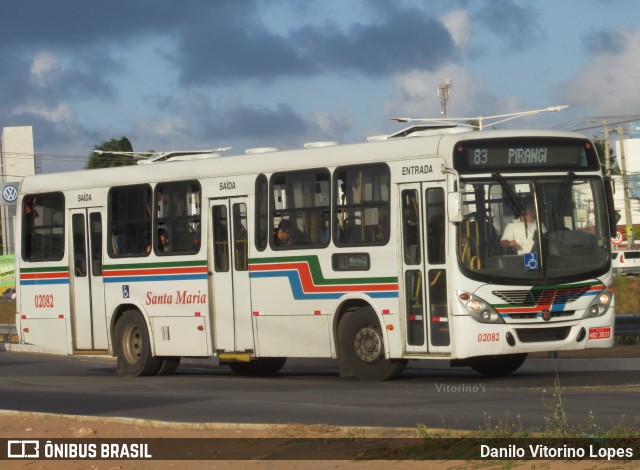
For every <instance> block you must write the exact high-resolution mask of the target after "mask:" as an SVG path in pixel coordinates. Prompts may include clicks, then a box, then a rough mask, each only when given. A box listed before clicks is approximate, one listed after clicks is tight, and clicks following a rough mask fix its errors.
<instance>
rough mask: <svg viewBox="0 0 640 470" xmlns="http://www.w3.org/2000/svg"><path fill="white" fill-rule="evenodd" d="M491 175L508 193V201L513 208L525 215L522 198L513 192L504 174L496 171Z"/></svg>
mask: <svg viewBox="0 0 640 470" xmlns="http://www.w3.org/2000/svg"><path fill="white" fill-rule="evenodd" d="M491 176H492V177H493V178H495V179H496V180H497V181H498V183H500V186H501V187H502V190H503V191H504V192H505V193H506V195H507V202H508V203H509V205H510V206H511V210H512V211H513V212H514V213H516V214H520V215H524V213H525V211H524V204H523V203H522V201H521V200H520V198H518V196H517V195H516V193H515V192H513V189H511V186H509V185H508V184H507V180H505V179H504V176H502V175H501V174H500V173H494V174H492V175H491Z"/></svg>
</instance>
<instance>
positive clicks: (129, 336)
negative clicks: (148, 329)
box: [123, 326, 140, 363]
mask: <svg viewBox="0 0 640 470" xmlns="http://www.w3.org/2000/svg"><path fill="white" fill-rule="evenodd" d="M124 336H125V341H124V351H123V352H124V355H125V357H126V359H127V362H130V363H134V362H136V361H137V360H138V358H139V357H140V332H139V331H138V328H137V327H135V326H132V327H129V329H127V331H126V334H125V335H124Z"/></svg>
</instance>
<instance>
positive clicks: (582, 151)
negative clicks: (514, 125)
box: [453, 138, 600, 173]
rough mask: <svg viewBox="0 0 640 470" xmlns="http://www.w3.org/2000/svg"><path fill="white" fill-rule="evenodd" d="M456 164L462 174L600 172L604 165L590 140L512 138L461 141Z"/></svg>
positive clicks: (455, 154)
mask: <svg viewBox="0 0 640 470" xmlns="http://www.w3.org/2000/svg"><path fill="white" fill-rule="evenodd" d="M453 164H454V168H455V169H456V170H459V171H462V172H472V173H481V172H489V171H506V172H524V171H529V170H538V171H540V170H553V171H558V170H565V169H566V170H597V169H598V168H599V164H600V163H599V161H598V157H597V155H596V153H595V150H594V149H593V146H592V145H591V143H590V142H589V141H587V140H580V139H539V138H535V139H534V138H525V139H515V138H512V139H491V140H474V141H466V142H459V143H458V144H456V146H455V149H454V154H453Z"/></svg>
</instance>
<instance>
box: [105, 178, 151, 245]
mask: <svg viewBox="0 0 640 470" xmlns="http://www.w3.org/2000/svg"><path fill="white" fill-rule="evenodd" d="M108 204H109V208H108V221H107V223H108V226H109V227H111V237H112V240H111V243H110V244H108V245H109V246H108V250H109V255H110V256H115V257H119V256H146V255H148V254H149V252H148V251H147V249H148V247H149V243H150V241H151V210H150V207H151V187H150V186H149V185H148V184H140V185H133V186H119V187H113V188H111V191H109V203H108Z"/></svg>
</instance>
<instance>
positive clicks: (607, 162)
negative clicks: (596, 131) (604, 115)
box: [602, 119, 611, 178]
mask: <svg viewBox="0 0 640 470" xmlns="http://www.w3.org/2000/svg"><path fill="white" fill-rule="evenodd" d="M602 124H603V125H604V169H605V174H606V175H607V177H608V178H610V177H611V151H610V150H609V120H608V119H605V120H604V121H602Z"/></svg>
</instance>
